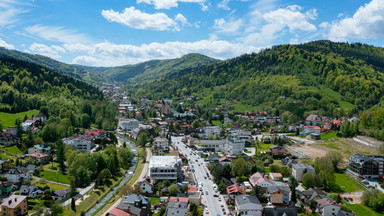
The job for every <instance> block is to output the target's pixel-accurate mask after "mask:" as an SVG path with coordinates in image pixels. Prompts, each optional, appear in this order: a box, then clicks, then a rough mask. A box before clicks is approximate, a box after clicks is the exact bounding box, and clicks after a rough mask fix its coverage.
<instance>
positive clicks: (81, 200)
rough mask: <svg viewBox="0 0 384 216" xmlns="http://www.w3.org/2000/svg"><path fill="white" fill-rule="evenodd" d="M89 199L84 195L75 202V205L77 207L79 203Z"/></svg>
mask: <svg viewBox="0 0 384 216" xmlns="http://www.w3.org/2000/svg"><path fill="white" fill-rule="evenodd" d="M88 197H89V195H88V194H86V195H85V196H83V197H82V198H80V199H77V200H76V202H75V203H76V205H79V204H80V203H81V202H83V201H84V200H86V199H87V198H88Z"/></svg>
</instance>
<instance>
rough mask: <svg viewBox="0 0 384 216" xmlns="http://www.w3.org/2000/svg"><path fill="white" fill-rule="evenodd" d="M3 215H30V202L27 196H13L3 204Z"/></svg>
mask: <svg viewBox="0 0 384 216" xmlns="http://www.w3.org/2000/svg"><path fill="white" fill-rule="evenodd" d="M0 207H1V215H4V216H16V215H27V214H28V201H27V197H26V196H20V195H11V196H10V197H8V198H7V199H5V200H4V201H3V203H2V204H1V206H0Z"/></svg>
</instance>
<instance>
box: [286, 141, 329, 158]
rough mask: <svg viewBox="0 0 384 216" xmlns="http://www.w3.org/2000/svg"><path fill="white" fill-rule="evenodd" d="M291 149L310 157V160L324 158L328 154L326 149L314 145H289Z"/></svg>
mask: <svg viewBox="0 0 384 216" xmlns="http://www.w3.org/2000/svg"><path fill="white" fill-rule="evenodd" d="M291 148H293V149H294V150H296V151H298V152H301V153H303V154H305V155H307V156H309V157H311V158H312V159H315V158H317V157H324V156H325V154H327V152H328V151H327V150H326V149H324V147H321V146H318V145H314V144H311V145H308V144H305V145H291Z"/></svg>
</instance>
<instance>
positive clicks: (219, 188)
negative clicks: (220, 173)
mask: <svg viewBox="0 0 384 216" xmlns="http://www.w3.org/2000/svg"><path fill="white" fill-rule="evenodd" d="M217 189H218V190H219V191H220V193H225V192H226V190H227V186H226V185H225V184H224V182H221V183H220V184H219V185H218V186H217Z"/></svg>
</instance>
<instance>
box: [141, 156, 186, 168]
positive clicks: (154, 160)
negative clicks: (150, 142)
mask: <svg viewBox="0 0 384 216" xmlns="http://www.w3.org/2000/svg"><path fill="white" fill-rule="evenodd" d="M176 164H181V159H180V158H179V157H178V156H152V157H151V159H150V160H149V168H152V167H175V165H176Z"/></svg>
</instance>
